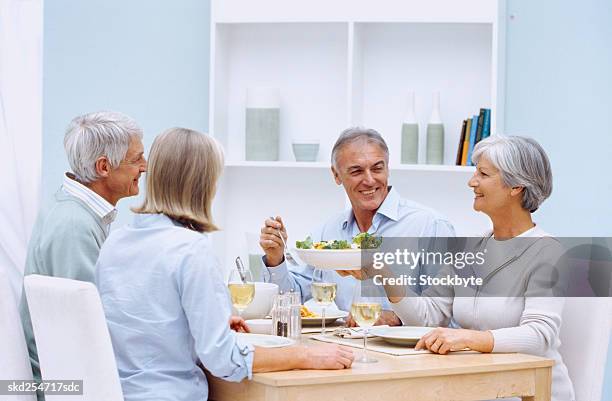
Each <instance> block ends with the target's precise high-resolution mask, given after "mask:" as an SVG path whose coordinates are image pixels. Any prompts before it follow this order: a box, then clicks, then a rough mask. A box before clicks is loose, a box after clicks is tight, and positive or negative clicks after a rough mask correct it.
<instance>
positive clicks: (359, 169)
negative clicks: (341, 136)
mask: <svg viewBox="0 0 612 401" xmlns="http://www.w3.org/2000/svg"><path fill="white" fill-rule="evenodd" d="M333 172H334V178H335V180H336V183H337V184H339V185H340V184H342V186H344V190H345V191H346V194H347V195H348V197H349V199H350V201H351V205H352V206H353V211H354V212H355V213H359V212H360V211H370V212H373V211H376V210H377V209H378V208H379V207H380V205H381V204H382V202H383V201H384V200H385V198H386V197H387V193H388V189H387V188H388V186H387V185H388V180H389V166H388V157H387V154H385V152H384V151H383V150H382V149H381V148H380V147H379V146H378V145H377V144H375V143H371V142H368V141H367V140H365V139H358V140H356V141H354V142H351V143H349V144H347V145H345V146H343V147H342V148H341V149H340V150H339V151H338V153H337V155H336V166H335V167H333Z"/></svg>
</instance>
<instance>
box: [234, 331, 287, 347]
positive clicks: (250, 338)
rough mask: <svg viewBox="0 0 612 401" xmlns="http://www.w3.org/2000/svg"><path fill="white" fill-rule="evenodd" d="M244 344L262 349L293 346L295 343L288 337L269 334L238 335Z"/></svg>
mask: <svg viewBox="0 0 612 401" xmlns="http://www.w3.org/2000/svg"><path fill="white" fill-rule="evenodd" d="M236 334H237V335H238V337H239V338H240V340H241V341H242V342H243V343H248V344H252V345H254V346H256V347H262V348H279V347H287V346H289V345H293V343H294V341H293V340H292V339H290V338H287V337H278V336H271V335H269V334H252V333H236Z"/></svg>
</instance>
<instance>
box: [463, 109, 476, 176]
mask: <svg viewBox="0 0 612 401" xmlns="http://www.w3.org/2000/svg"><path fill="white" fill-rule="evenodd" d="M477 129H478V116H474V117H472V130H471V132H470V147H469V148H468V154H467V164H466V166H473V164H472V152H473V151H474V145H476V130H477Z"/></svg>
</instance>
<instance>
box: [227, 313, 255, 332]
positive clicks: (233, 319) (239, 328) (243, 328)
mask: <svg viewBox="0 0 612 401" xmlns="http://www.w3.org/2000/svg"><path fill="white" fill-rule="evenodd" d="M229 326H230V329H232V330H234V331H235V332H238V333H250V332H251V329H249V326H247V324H246V322H245V321H244V319H243V318H241V317H240V316H230V319H229Z"/></svg>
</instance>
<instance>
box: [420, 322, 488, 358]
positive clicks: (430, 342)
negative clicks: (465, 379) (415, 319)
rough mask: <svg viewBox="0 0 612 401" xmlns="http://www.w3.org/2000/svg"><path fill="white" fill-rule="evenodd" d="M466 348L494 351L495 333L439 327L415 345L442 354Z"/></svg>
mask: <svg viewBox="0 0 612 401" xmlns="http://www.w3.org/2000/svg"><path fill="white" fill-rule="evenodd" d="M466 348H468V349H471V350H473V351H478V352H491V351H493V334H491V332H489V331H479V330H466V329H449V328H445V327H438V328H437V329H433V330H432V331H430V332H429V333H427V334H425V335H424V336H423V337H421V339H420V340H419V342H417V344H416V346H415V347H414V349H415V350H421V349H428V350H429V351H431V352H435V353H436V354H442V355H446V354H448V353H449V352H450V351H461V350H463V349H466Z"/></svg>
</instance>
